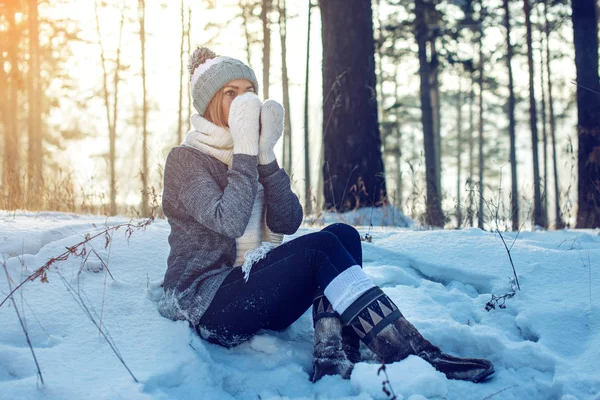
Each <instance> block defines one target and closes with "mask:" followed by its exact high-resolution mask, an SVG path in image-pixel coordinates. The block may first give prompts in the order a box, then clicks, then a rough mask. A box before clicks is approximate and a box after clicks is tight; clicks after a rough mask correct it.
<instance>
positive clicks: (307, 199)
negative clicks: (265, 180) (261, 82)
mask: <svg viewBox="0 0 600 400" xmlns="http://www.w3.org/2000/svg"><path fill="white" fill-rule="evenodd" d="M312 8H313V4H312V0H308V22H307V31H306V75H305V78H304V213H305V214H306V215H311V214H312V212H313V209H312V199H311V186H310V140H309V137H308V136H309V132H310V131H309V127H308V94H309V91H308V88H309V77H310V28H311V15H312Z"/></svg>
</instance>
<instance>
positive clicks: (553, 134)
mask: <svg viewBox="0 0 600 400" xmlns="http://www.w3.org/2000/svg"><path fill="white" fill-rule="evenodd" d="M544 33H545V37H546V75H547V76H548V113H549V115H548V117H549V120H550V121H549V123H550V137H551V139H552V168H553V173H554V218H555V224H554V226H555V227H556V229H562V228H564V227H565V223H564V222H563V217H562V212H561V211H560V190H559V185H558V182H559V181H558V160H557V157H556V117H555V116H554V100H553V97H552V69H551V67H550V61H551V60H552V58H551V57H550V22H549V21H548V0H544Z"/></svg>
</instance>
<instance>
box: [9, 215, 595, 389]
mask: <svg viewBox="0 0 600 400" xmlns="http://www.w3.org/2000/svg"><path fill="white" fill-rule="evenodd" d="M126 221H127V220H125V219H110V220H109V221H108V224H109V225H115V224H118V223H122V222H126ZM105 222H106V221H105V219H104V218H97V217H87V216H77V215H71V214H61V213H44V214H34V213H17V214H7V213H3V212H0V262H2V260H3V259H5V260H6V266H7V269H8V271H9V274H10V276H11V277H12V279H13V281H14V282H15V283H18V282H20V281H22V280H23V279H24V278H25V277H26V276H28V275H29V274H30V273H31V272H32V271H33V270H35V269H36V268H37V267H39V266H41V265H43V264H44V263H45V262H46V261H47V260H48V259H50V258H51V257H53V256H56V255H58V254H60V253H62V252H63V251H65V248H66V247H67V246H71V245H73V244H75V243H77V242H79V241H81V239H82V238H83V235H85V234H86V233H93V232H98V231H99V230H100V229H101V227H102V225H103V224H104V223H105ZM93 224H95V225H96V227H94V226H93ZM313 230H314V228H304V229H302V230H301V231H300V232H299V233H298V235H300V234H305V233H308V232H310V231H313ZM361 232H362V233H364V232H366V229H361ZM168 233H169V227H168V224H167V223H166V222H165V221H157V222H155V223H154V224H152V225H151V226H149V227H148V228H147V229H146V230H145V231H137V232H134V233H133V234H132V236H131V238H130V240H129V242H128V241H127V239H126V237H125V232H124V231H121V230H120V231H117V232H116V233H115V235H114V237H113V240H112V244H111V246H110V247H109V248H107V249H105V248H104V244H105V239H104V238H99V239H97V240H95V241H94V243H93V246H94V249H95V250H96V251H97V252H98V254H99V255H100V256H101V257H102V258H103V259H104V260H105V261H108V265H109V269H110V272H111V273H112V275H113V276H114V278H115V280H112V279H111V278H110V276H109V275H108V274H107V273H106V270H105V269H102V268H101V267H102V266H101V263H100V262H99V261H98V260H96V259H95V256H90V258H89V259H88V263H87V265H85V266H82V260H81V259H77V258H72V259H69V260H67V261H64V262H62V263H61V264H60V265H58V269H56V268H53V269H52V270H51V272H49V274H48V281H49V282H48V283H42V282H40V281H39V280H37V281H35V282H28V283H26V284H25V285H24V287H23V289H22V290H20V291H19V292H18V294H17V295H15V297H14V298H15V301H16V304H17V306H18V308H19V310H20V312H21V315H24V316H25V322H26V325H27V329H28V331H29V336H30V338H31V341H32V343H33V345H34V348H35V352H36V355H37V357H38V360H39V363H40V366H41V369H42V373H43V376H44V380H45V385H44V386H41V385H39V382H38V379H37V377H36V369H35V365H34V363H33V359H32V357H31V353H30V350H29V348H28V346H27V343H26V341H25V338H24V335H23V332H22V329H21V326H20V324H19V321H18V319H17V317H16V313H15V310H14V307H13V305H12V303H11V302H10V301H9V302H7V303H6V304H4V305H3V306H2V307H0V399H121V398H122V399H259V398H260V399H270V398H294V399H299V398H302V399H316V398H318V399H327V398H331V399H339V398H351V399H371V398H375V399H385V398H386V396H385V394H384V393H383V392H382V391H381V385H382V380H383V378H382V377H381V376H377V369H378V368H379V364H377V363H376V362H374V361H369V360H372V355H371V354H369V353H368V351H364V352H363V355H364V356H365V358H366V361H365V362H362V363H359V364H357V365H356V367H355V370H354V372H353V375H352V378H351V380H350V381H345V380H342V379H340V378H338V377H325V378H324V379H322V380H321V381H319V382H318V383H317V384H312V383H310V382H309V381H308V374H309V372H310V369H311V362H312V359H311V352H312V323H311V319H310V315H309V313H307V314H305V315H304V316H303V317H302V318H301V319H300V320H299V321H297V322H296V323H295V324H294V325H292V327H291V328H290V329H288V330H287V331H285V332H281V333H274V332H264V333H261V334H260V335H258V336H256V337H255V338H254V339H253V340H251V341H250V342H248V343H245V344H243V345H241V346H239V347H237V348H235V349H230V350H227V349H224V348H220V347H218V346H214V345H211V344H207V343H205V342H203V341H202V340H200V339H199V338H198V337H197V336H196V335H195V334H194V333H193V332H192V331H191V330H190V329H189V328H188V327H187V324H186V323H184V322H172V321H169V320H166V319H164V318H162V317H161V316H160V315H159V314H158V312H157V310H156V304H155V303H154V301H153V300H152V297H153V296H152V293H153V290H152V288H153V284H154V283H155V282H158V281H159V280H160V279H161V277H162V275H163V273H164V269H165V262H166V257H167V254H168V245H167V241H166V239H167V236H168ZM372 236H373V242H372V243H364V245H363V249H364V268H365V271H366V272H367V274H368V275H369V276H370V277H371V278H372V279H373V280H374V281H375V283H376V284H378V285H380V286H382V287H383V288H384V290H385V292H386V293H387V294H388V295H389V296H390V297H392V299H393V300H394V301H395V302H396V304H398V306H399V307H400V309H401V310H402V312H403V313H404V314H405V315H406V317H407V318H408V319H409V320H411V321H412V322H413V323H414V324H415V325H416V326H417V327H418V328H419V329H420V330H421V332H422V333H423V334H424V335H425V336H426V337H427V338H428V339H429V340H431V341H432V342H433V343H435V344H437V345H439V346H440V347H441V348H442V349H443V350H445V351H447V352H449V353H453V354H456V355H464V356H477V357H486V358H489V359H491V360H492V361H493V362H494V363H495V366H496V374H495V376H494V378H493V379H491V380H489V381H486V382H484V383H481V384H472V383H467V382H459V381H450V380H447V379H446V378H445V377H444V376H443V375H442V374H440V373H438V372H437V371H435V370H434V369H433V368H432V367H431V366H430V365H429V364H427V363H426V362H424V361H422V360H421V359H419V358H417V357H409V358H408V359H406V360H404V361H402V362H398V363H394V364H392V365H389V366H388V368H387V372H388V375H389V377H390V381H391V384H392V387H393V389H394V390H395V393H396V394H397V395H398V398H399V399H409V398H410V399H412V400H419V399H423V398H428V399H565V400H571V399H600V394H599V393H600V374H598V372H597V365H598V361H597V360H598V359H600V293H599V292H598V288H600V269H599V266H600V236H599V232H598V231H561V232H523V233H521V234H520V235H519V237H518V239H517V240H516V242H515V244H514V247H513V249H512V256H513V260H514V262H515V265H516V268H517V273H518V275H519V282H520V284H521V287H522V290H521V291H520V292H518V293H517V295H516V296H515V297H514V298H512V299H508V300H507V302H506V306H507V308H506V309H496V310H492V311H490V312H487V311H486V310H485V304H486V303H487V302H488V301H489V300H490V298H491V294H492V293H494V294H496V295H501V294H504V293H506V292H507V291H509V290H510V283H509V277H510V276H512V269H511V267H510V264H509V262H508V257H507V254H506V251H505V250H504V247H503V245H502V242H501V241H500V238H499V237H498V236H497V235H494V234H492V233H487V232H482V231H480V230H477V229H465V230H461V231H416V230H410V229H394V228H375V229H374V230H373V232H372ZM511 236H513V235H512V234H507V235H506V238H507V240H508V239H509V237H511ZM80 270H81V273H80V272H79V271H80ZM61 277H62V278H63V279H64V281H63V280H62V279H61ZM67 286H70V287H71V288H72V290H68V289H67ZM590 289H591V295H590ZM8 291H9V289H8V284H7V281H6V276H5V274H4V271H3V270H2V271H0V298H1V299H4V297H5V296H6V295H7V294H8ZM1 299H0V301H1ZM81 301H83V303H84V304H85V305H86V306H87V307H88V309H89V310H90V311H91V313H92V315H94V318H95V319H96V320H97V321H99V320H100V316H101V317H102V318H101V319H102V326H103V328H104V329H106V331H107V332H108V333H109V334H110V338H111V339H112V340H113V342H114V343H115V345H116V346H117V348H118V351H119V352H120V354H121V356H122V358H123V359H124V361H125V362H126V364H127V366H128V367H129V368H130V369H131V371H132V372H133V374H134V375H135V376H136V378H137V379H138V380H139V382H140V383H135V382H134V381H133V379H132V377H131V376H130V375H129V374H128V373H127V371H126V369H125V368H124V367H123V365H122V364H121V363H120V362H119V360H118V359H117V357H116V356H115V354H114V353H113V352H112V351H111V349H110V347H109V346H108V344H107V343H106V341H105V340H104V339H103V338H102V337H100V336H99V333H98V329H97V328H96V327H95V326H94V325H93V323H92V322H91V321H90V319H89V318H88V316H86V314H85V313H84V311H83V310H82V308H81V306H80V305H78V302H81Z"/></svg>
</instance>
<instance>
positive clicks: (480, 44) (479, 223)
mask: <svg viewBox="0 0 600 400" xmlns="http://www.w3.org/2000/svg"><path fill="white" fill-rule="evenodd" d="M482 13H483V9H482ZM482 19H483V16H482ZM477 46H478V48H479V60H478V61H479V65H478V70H479V71H478V75H477V87H478V88H479V96H478V99H479V107H478V109H479V122H478V131H479V211H478V213H477V227H478V228H479V229H483V222H484V221H485V209H484V207H483V205H484V192H485V190H484V188H485V185H484V181H483V179H484V153H483V143H484V138H483V131H484V129H483V125H484V120H483V71H484V69H483V61H484V57H483V28H480V29H479V31H478V43H477Z"/></svg>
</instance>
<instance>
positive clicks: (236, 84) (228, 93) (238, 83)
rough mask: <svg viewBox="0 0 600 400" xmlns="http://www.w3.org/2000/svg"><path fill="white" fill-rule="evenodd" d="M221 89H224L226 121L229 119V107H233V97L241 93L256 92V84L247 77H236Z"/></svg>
mask: <svg viewBox="0 0 600 400" xmlns="http://www.w3.org/2000/svg"><path fill="white" fill-rule="evenodd" d="M221 90H222V91H223V104H222V106H223V114H224V116H225V121H228V120H229V108H230V107H231V102H232V101H233V99H235V98H236V97H237V96H239V95H241V94H244V93H247V92H254V86H253V85H252V83H251V82H250V81H248V80H246V79H236V80H234V81H231V82H229V83H228V84H227V85H225V86H223V88H222V89H221Z"/></svg>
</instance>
